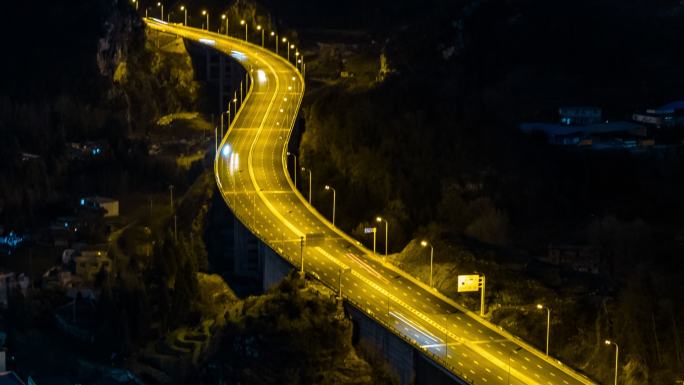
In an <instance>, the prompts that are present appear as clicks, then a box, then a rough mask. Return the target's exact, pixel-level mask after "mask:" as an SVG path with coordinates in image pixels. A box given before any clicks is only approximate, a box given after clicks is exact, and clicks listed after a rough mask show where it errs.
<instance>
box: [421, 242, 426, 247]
mask: <svg viewBox="0 0 684 385" xmlns="http://www.w3.org/2000/svg"><path fill="white" fill-rule="evenodd" d="M420 245H421V246H423V247H426V246H427V245H428V242H427V241H420Z"/></svg>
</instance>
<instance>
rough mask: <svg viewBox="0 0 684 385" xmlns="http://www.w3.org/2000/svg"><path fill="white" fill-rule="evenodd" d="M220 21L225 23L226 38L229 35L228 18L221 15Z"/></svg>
mask: <svg viewBox="0 0 684 385" xmlns="http://www.w3.org/2000/svg"><path fill="white" fill-rule="evenodd" d="M221 19H222V20H225V21H226V36H230V34H229V33H228V20H229V18H228V16H227V15H226V14H225V13H224V14H222V15H221Z"/></svg>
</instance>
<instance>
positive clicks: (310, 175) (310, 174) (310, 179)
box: [302, 167, 313, 204]
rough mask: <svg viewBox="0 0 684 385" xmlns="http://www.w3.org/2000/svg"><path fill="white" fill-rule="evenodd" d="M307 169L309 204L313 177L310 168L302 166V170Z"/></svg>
mask: <svg viewBox="0 0 684 385" xmlns="http://www.w3.org/2000/svg"><path fill="white" fill-rule="evenodd" d="M305 171H308V172H309V204H311V181H312V179H313V176H312V173H311V169H310V168H309V169H307V168H305V167H302V172H305Z"/></svg>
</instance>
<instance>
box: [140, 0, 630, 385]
mask: <svg viewBox="0 0 684 385" xmlns="http://www.w3.org/2000/svg"><path fill="white" fill-rule="evenodd" d="M131 2H132V3H133V4H135V9H136V10H138V7H139V3H140V1H139V0H131ZM157 7H159V8H160V19H161V20H164V4H162V3H161V2H157ZM180 10H181V11H183V13H184V23H183V25H184V26H187V25H188V8H187V7H185V6H184V5H181V6H180ZM202 16H205V17H206V29H207V31H209V30H210V25H209V12H208V11H206V10H202ZM169 17H170V15H169ZM221 19H222V20H225V21H226V35H229V31H230V24H229V23H230V21H229V17H228V16H227V15H226V14H222V15H221ZM240 25H242V26H244V28H245V41H248V40H249V29H248V23H247V22H246V21H245V20H244V19H243V20H240ZM256 29H257V31H260V32H261V47H264V45H265V29H264V28H263V27H262V26H261V25H257V28H256ZM269 35H270V36H271V37H274V38H275V53H276V54H279V42H282V43H284V44H285V45H286V47H287V55H286V57H287V60H288V61H289V60H290V49H295V48H296V47H295V45H294V44H292V43H288V40H287V38H286V37H282V38H279V36H278V34H277V33H276V32H275V31H271V32H270V34H269ZM300 56H301V55H300V53H299V51H295V59H296V61H295V66H297V65H298V64H299V67H303V56H302V57H301V58H300ZM300 71H301V69H300ZM232 101H233V102H234V103H235V104H236V106H235V109H237V103H236V102H237V98H233V100H232ZM227 114H228V122H230V107H229V108H228V111H227ZM222 117H223V116H222ZM222 126H223V125H222ZM221 128H222V129H223V127H221ZM287 155H288V156H290V155H292V156H293V158H294V169H295V170H297V156H296V155H295V154H293V153H290V152H287ZM301 171H302V172H308V173H309V194H308V201H309V204H311V198H312V184H313V181H312V177H313V174H312V171H311V169H307V168H305V167H301ZM294 183H295V186H296V184H297V173H296V172H295V173H294ZM325 190H326V191H332V194H333V202H332V224H333V226H335V211H336V203H337V191H336V190H335V188H333V187H332V186H330V185H325ZM169 192H170V194H171V196H173V195H172V194H173V186H169ZM171 205H173V198H171ZM375 220H376V222H377V223H382V222H384V223H385V256H387V255H388V251H389V246H388V245H389V243H388V242H389V239H388V235H389V221H388V220H387V219H386V218H383V217H381V216H378V217H376V218H375ZM372 229H373V231H372V232H373V236H374V238H375V232H376V228H375V227H373V228H372ZM174 232H175V231H174ZM420 244H421V246H423V247H430V281H429V284H430V288H434V281H433V271H434V270H433V266H434V246H433V245H432V243H430V242H429V241H427V240H422V241H421V242H420ZM373 245H374V246H373V254H375V241H374V242H373ZM302 267H303V266H302ZM349 271H351V269H345V270H340V272H339V277H338V281H339V282H338V284H339V286H340V287H339V290H338V295H339V297H340V298H341V297H342V274H343V273H346V272H349ZM483 293H484V292H483ZM537 309H539V310H542V309H546V355H547V356H548V355H549V338H550V328H551V309H550V308H549V307H548V306H544V305H542V304H537ZM604 342H605V344H606V345H614V346H615V378H614V384H615V385H617V378H618V362H619V361H618V359H619V347H618V344H617V343H615V342H614V341H611V340H605V341H604ZM509 367H510V362H509ZM509 370H510V369H509Z"/></svg>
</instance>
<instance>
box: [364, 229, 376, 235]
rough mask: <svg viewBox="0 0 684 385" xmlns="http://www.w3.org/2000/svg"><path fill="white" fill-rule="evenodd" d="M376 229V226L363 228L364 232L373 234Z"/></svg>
mask: <svg viewBox="0 0 684 385" xmlns="http://www.w3.org/2000/svg"><path fill="white" fill-rule="evenodd" d="M375 230H377V229H376V228H375V227H365V228H364V229H363V232H364V233H366V234H372V233H374V232H375Z"/></svg>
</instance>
